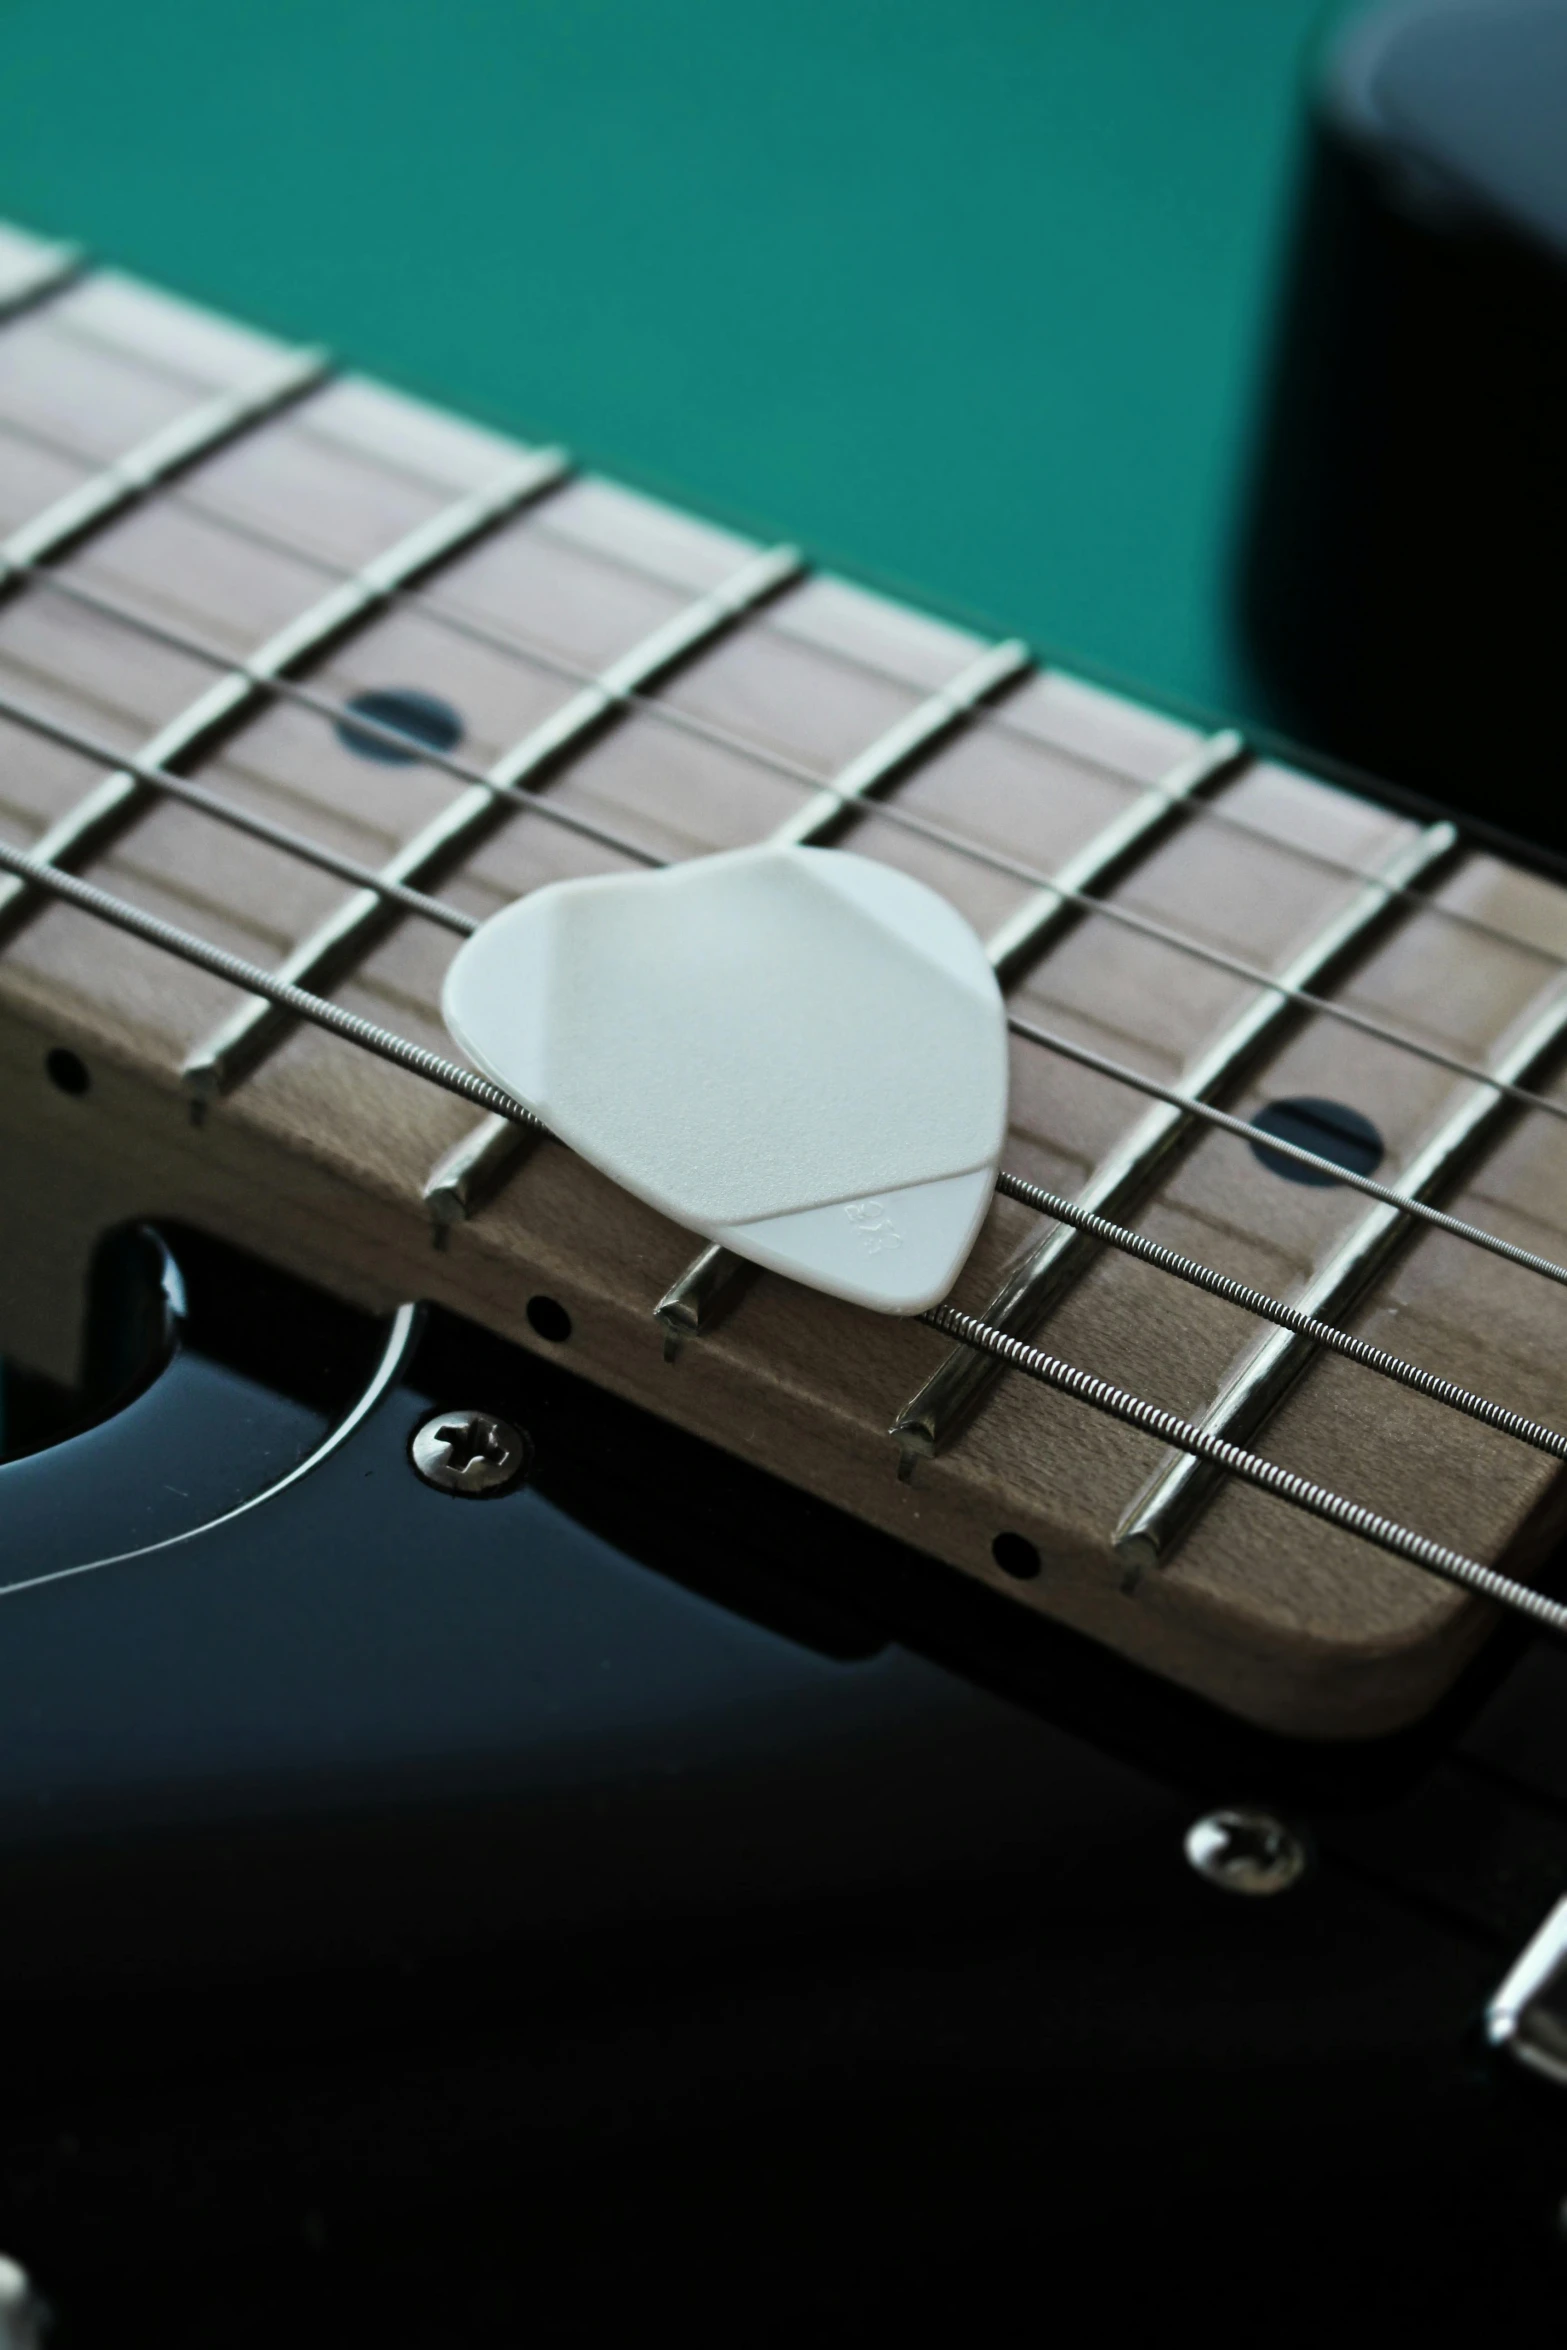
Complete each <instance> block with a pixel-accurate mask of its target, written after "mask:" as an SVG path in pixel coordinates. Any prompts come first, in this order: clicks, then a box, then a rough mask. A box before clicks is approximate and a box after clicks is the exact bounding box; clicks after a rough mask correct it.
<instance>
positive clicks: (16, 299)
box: [0, 244, 86, 326]
mask: <svg viewBox="0 0 1567 2350" xmlns="http://www.w3.org/2000/svg"><path fill="white" fill-rule="evenodd" d="M85 267H86V256H85V255H84V253H83V252H82V249H81V247H80V246H79V245H46V244H40V245H39V246H38V248H37V251H36V253H35V254H34V256H33V261H32V268H31V274H30V275H26V276H23V277H19V278H17V279H15V280H14V281H13V283H12V285H11V289H10V291H9V292H8V293H7V294H5V295H3V296H0V326H9V325H10V323H11V321H12V319H13V318H21V317H24V316H25V315H26V314H27V313H28V312H29V311H32V310H37V309H40V308H42V306H43V305H44V304H45V303H46V302H52V301H53V300H54V298H55V296H56V295H57V294H63V293H64V292H65V291H66V289H67V287H69V286H73V285H75V283H76V281H77V279H78V278H79V277H80V276H81V275H82V272H83V270H84V269H85Z"/></svg>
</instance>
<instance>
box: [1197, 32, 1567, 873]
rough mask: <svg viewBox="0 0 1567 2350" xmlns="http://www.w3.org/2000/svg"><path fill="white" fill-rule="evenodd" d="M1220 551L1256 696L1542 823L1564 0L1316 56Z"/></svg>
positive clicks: (1501, 817) (1510, 820)
mask: <svg viewBox="0 0 1567 2350" xmlns="http://www.w3.org/2000/svg"><path fill="white" fill-rule="evenodd" d="M1324 66H1325V70H1324V71H1323V73H1322V74H1321V77H1320V81H1319V85H1318V89H1317V92H1316V99H1315V105H1314V110H1313V116H1312V122H1311V129H1310V150H1309V155H1308V163H1307V171H1306V177H1305V185H1304V189H1303V191H1302V199H1301V208H1300V216H1299V220H1298V223H1297V227H1296V236H1295V248H1294V252H1293V256H1292V259H1291V263H1290V268H1289V274H1288V277H1287V279H1286V282H1285V289H1284V300H1283V309H1282V316H1281V320H1280V326H1279V332H1278V340H1277V349H1276V353H1275V361H1274V373H1273V380H1272V383H1271V386H1270V390H1269V405H1268V409H1267V412H1266V415H1265V418H1264V428H1263V434H1262V444H1261V449H1260V452H1259V463H1258V471H1257V477H1256V482H1255V485H1254V489H1253V494H1252V504H1251V511H1250V514H1249V516H1248V519H1247V530H1246V544H1245V553H1244V565H1243V573H1242V599H1243V601H1242V625H1243V628H1244V632H1245V638H1246V643H1247V648H1248V651H1249V654H1250V657H1251V659H1252V661H1253V662H1254V664H1255V667H1256V670H1257V672H1258V675H1259V680H1260V682H1261V684H1262V686H1263V688H1264V691H1265V692H1266V694H1267V695H1268V697H1269V699H1270V701H1271V702H1272V704H1273V706H1274V709H1275V712H1276V714H1277V716H1278V718H1279V719H1280V721H1281V722H1282V723H1283V724H1284V725H1286V726H1287V727H1288V728H1289V729H1290V731H1292V732H1293V733H1295V734H1298V735H1300V736H1302V737H1304V738H1305V739H1307V740H1310V741H1311V742H1313V743H1315V744H1317V745H1319V746H1321V747H1322V748H1324V749H1326V750H1328V751H1331V752H1333V753H1335V754H1337V755H1338V756H1340V757H1343V758H1346V759H1350V760H1352V761H1354V762H1356V763H1357V764H1359V765H1362V766H1365V767H1369V768H1372V769H1374V770H1376V771H1378V772H1380V773H1383V774H1386V775H1388V776H1389V777H1391V778H1393V779H1395V780H1397V781H1400V782H1404V783H1407V784H1411V785H1414V786H1416V787H1417V788H1419V789H1421V790H1424V791H1428V792H1430V793H1432V794H1433V795H1434V796H1436V797H1438V798H1440V799H1442V800H1445V801H1447V802H1449V803H1450V804H1452V805H1453V806H1455V807H1457V808H1459V809H1463V810H1467V811H1470V812H1472V813H1474V814H1476V815H1479V816H1481V817H1482V818H1484V819H1486V820H1487V821H1489V822H1492V823H1496V824H1499V825H1504V826H1507V827H1509V828H1511V829H1512V830H1514V831H1516V832H1518V833H1520V834H1523V835H1525V836H1526V837H1528V838H1530V839H1533V840H1536V841H1539V842H1542V843H1545V844H1548V845H1550V846H1552V847H1555V848H1567V776H1564V768H1563V749H1562V746H1563V738H1564V732H1567V718H1564V711H1563V686H1564V679H1563V670H1564V667H1567V663H1564V659H1563V624H1564V621H1567V592H1564V586H1563V578H1564V570H1563V566H1564V559H1567V5H1564V4H1563V0H1435V4H1433V0H1419V4H1417V5H1408V6H1401V7H1395V8H1380V9H1377V10H1375V11H1373V12H1372V13H1371V14H1369V15H1367V16H1364V17H1361V18H1359V19H1357V20H1356V21H1355V22H1354V23H1353V24H1352V25H1351V26H1350V27H1349V28H1348V30H1347V31H1344V32H1342V33H1340V34H1339V35H1338V37H1337V39H1336V41H1335V43H1334V45H1333V47H1332V48H1331V49H1330V51H1329V52H1328V55H1327V57H1326V59H1325V61H1324Z"/></svg>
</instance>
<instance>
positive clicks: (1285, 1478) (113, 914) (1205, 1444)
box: [0, 842, 1567, 1633]
mask: <svg viewBox="0 0 1567 2350" xmlns="http://www.w3.org/2000/svg"><path fill="white" fill-rule="evenodd" d="M0 868H4V869H5V870H7V871H10V872H12V873H14V874H16V875H17V876H18V877H19V878H20V879H22V880H24V881H27V882H29V883H31V884H32V885H33V886H35V887H37V888H39V889H42V890H44V891H46V892H47V893H48V894H49V895H50V896H52V897H56V898H58V899H60V900H62V901H63V902H64V903H65V904H67V905H71V906H74V907H76V908H77V909H78V910H79V911H81V912H83V913H86V914H90V915H92V916H93V917H94V918H96V919H97V920H100V921H104V922H108V923H110V924H112V925H113V927H115V928H116V929H119V930H122V931H124V932H126V933H127V934H128V935H129V936H131V937H134V938H140V939H142V940H144V941H145V942H146V943H147V944H149V945H151V946H154V947H156V948H158V949H160V950H161V951H162V952H164V953H167V954H172V955H175V956H177V957H179V958H180V959H181V960H182V961H185V962H187V963H190V964H192V965H194V966H195V967H196V968H197V969H199V970H204V971H208V972H211V973H212V974H213V975H214V977H216V978H219V979H222V980H225V981H226V982H227V983H228V984H229V985H230V986H233V987H238V988H242V989H244V990H245V992H246V993H248V994H253V995H261V996H265V997H267V998H269V999H270V1000H271V1001H272V1002H274V1003H277V1004H279V1005H280V1006H281V1007H282V1008H283V1009H284V1010H286V1011H289V1012H291V1013H293V1014H294V1015H295V1016H296V1017H297V1018H300V1019H302V1020H307V1021H310V1022H312V1023H313V1024H314V1025H316V1026H318V1027H321V1028H324V1029H326V1030H327V1031H329V1032H330V1033H332V1034H334V1035H337V1036H339V1037H342V1038H344V1039H345V1040H346V1041H347V1042H349V1043H352V1044H356V1045H359V1046H360V1047H362V1048H363V1049H365V1050H367V1051H369V1052H372V1053H375V1054H377V1055H378V1056H379V1057H380V1058H381V1059H383V1060H386V1061H389V1062H392V1063H393V1064H394V1065H396V1066H397V1067H400V1068H403V1069H406V1070H408V1071H409V1072H410V1073H411V1074H413V1075H415V1076H418V1077H421V1078H424V1079H426V1080H427V1081H429V1082H431V1083H433V1084H436V1085H439V1086H441V1087H443V1088H444V1089H445V1090H446V1091H447V1092H450V1093H454V1094H458V1095H460V1096H462V1097H463V1098H465V1099H466V1100H468V1101H471V1102H474V1103H476V1104H477V1105H478V1106H479V1107H480V1108H482V1109H485V1110H488V1111H490V1112H492V1113H494V1114H497V1115H499V1116H502V1117H506V1118H510V1119H513V1120H515V1121H516V1122H517V1123H519V1124H522V1125H526V1126H528V1127H531V1128H533V1129H535V1130H536V1131H538V1132H539V1133H540V1134H546V1133H547V1132H548V1129H547V1128H546V1127H545V1126H544V1125H543V1122H542V1121H541V1120H540V1119H538V1118H537V1117H535V1116H534V1114H533V1112H532V1111H531V1110H529V1109H528V1108H527V1106H526V1104H524V1103H522V1102H519V1101H517V1100H516V1099H515V1098H514V1097H513V1096H512V1095H510V1094H508V1093H507V1092H506V1091H505V1090H504V1089H503V1088H502V1087H501V1086H498V1085H495V1084H493V1083H492V1082H491V1081H490V1080H489V1079H488V1078H484V1077H480V1076H477V1075H476V1074H475V1073H474V1072H473V1071H471V1070H468V1069H464V1068H462V1067H460V1066H459V1065H458V1064H457V1063H456V1062H454V1061H448V1060H446V1059H445V1058H444V1057H443V1056H442V1055H441V1054H439V1053H435V1052H432V1051H430V1050H429V1049H428V1047H426V1046H424V1045H418V1044H415V1043H414V1042H413V1041H412V1040H411V1039H410V1038H407V1037H402V1036H398V1035H396V1034H395V1033H394V1032H393V1031H391V1030H389V1029H385V1028H381V1027H379V1026H378V1025H377V1024H376V1023H375V1022H374V1021H370V1020H366V1019H364V1018H362V1017H361V1016H360V1015H359V1014H358V1013H355V1012H350V1011H347V1010H345V1009H344V1007H343V1006H341V1005H339V1004H334V1003H333V1002H331V1001H330V999H328V998H326V997H321V996H312V995H309V994H307V993H306V991H305V990H304V989H303V988H296V987H293V986H291V985H290V984H289V983H288V982H287V981H285V980H279V979H276V978H274V976H273V974H272V973H271V972H269V971H266V970H264V969H263V968H262V967H261V966H260V965H259V964H256V963H250V962H247V961H246V960H245V959H244V958H243V957H242V956H239V955H234V954H231V953H229V952H228V950H227V949H226V948H223V947H218V946H213V945H212V944H210V943H209V942H208V941H207V940H205V939H201V938H197V937H196V936H194V935H193V934H192V933H191V932H189V931H186V930H181V929H180V928H178V927H177V926H176V925H175V924H173V923H170V922H165V921H163V920H162V919H161V918H160V917H159V916H158V915H155V914H148V913H144V912H143V911H142V909H141V908H140V907H139V906H134V905H131V904H129V903H128V902H127V901H126V900H125V899H123V898H116V897H114V896H113V895H112V894H111V893H110V892H108V891H107V890H103V889H100V888H99V887H98V886H97V884H96V883H94V882H89V881H84V880H82V879H81V877H80V876H79V875H77V874H74V873H65V872H62V871H61V870H60V869H59V868H58V867H56V866H53V865H46V864H44V863H42V862H41V861H40V860H39V859H37V858H35V857H30V856H28V855H27V854H26V852H25V851H23V850H20V849H15V848H12V847H11V846H10V845H9V844H8V843H5V842H0ZM921 1319H922V1320H923V1321H925V1322H926V1323H927V1324H928V1325H929V1326H930V1327H931V1328H933V1329H936V1330H939V1331H941V1332H942V1334H943V1335H945V1336H948V1337H954V1338H959V1339H961V1340H962V1341H963V1342H964V1343H965V1344H967V1345H971V1346H975V1347H978V1348H980V1349H981V1350H982V1351H984V1352H986V1353H991V1354H995V1355H997V1356H999V1357H1000V1359H1002V1360H1004V1361H1006V1362H1009V1363H1010V1364H1012V1366H1013V1367H1014V1368H1015V1369H1019V1370H1022V1371H1024V1372H1026V1373H1027V1374H1028V1375H1029V1376H1031V1377H1034V1378H1036V1379H1039V1380H1041V1381H1043V1382H1044V1383H1045V1384H1047V1385H1050V1386H1053V1387H1056V1388H1059V1389H1060V1390H1061V1391H1062V1392H1063V1393H1065V1394H1068V1395H1070V1396H1073V1397H1075V1398H1076V1399H1077V1400H1078V1401H1079V1402H1082V1403H1085V1404H1087V1405H1089V1406H1090V1407H1091V1408H1092V1409H1093V1410H1095V1411H1098V1412H1100V1413H1103V1414H1105V1415H1107V1416H1109V1417H1110V1418H1113V1419H1117V1420H1120V1421H1123V1422H1124V1423H1126V1424H1127V1425H1129V1426H1132V1427H1135V1428H1138V1429H1140V1430H1142V1431H1143V1432H1144V1433H1145V1434H1148V1435H1152V1436H1156V1437H1158V1438H1159V1439H1160V1440H1161V1441H1162V1442H1164V1443H1166V1444H1171V1445H1174V1446H1175V1447H1176V1448H1177V1449H1179V1450H1181V1451H1190V1452H1195V1453H1197V1454H1198V1455H1199V1456H1200V1457H1202V1458H1203V1459H1207V1460H1213V1461H1215V1462H1217V1463H1218V1464H1219V1465H1220V1466H1222V1467H1224V1468H1226V1469H1228V1470H1229V1471H1230V1472H1231V1473H1232V1474H1234V1475H1235V1476H1237V1477H1239V1478H1241V1479H1242V1480H1243V1481H1244V1482H1246V1483H1249V1484H1252V1485H1255V1486H1257V1487H1259V1488H1260V1489H1261V1490H1262V1491H1264V1492H1267V1493H1270V1494H1272V1495H1273V1496H1274V1497H1275V1498H1277V1499H1279V1500H1281V1501H1284V1502H1286V1503H1288V1504H1289V1505H1290V1506H1291V1507H1293V1508H1296V1509H1300V1510H1304V1511H1306V1512H1307V1514H1308V1515H1311V1516H1314V1517H1319V1518H1322V1519H1325V1520H1326V1521H1327V1522H1329V1523H1331V1524H1333V1525H1336V1526H1338V1527H1340V1528H1342V1529H1343V1530H1344V1531H1346V1532H1348V1533H1351V1534H1355V1535H1358V1536H1359V1537H1361V1539H1363V1540H1365V1541H1367V1542H1370V1543H1372V1544H1373V1545H1375V1546H1376V1547H1377V1548H1379V1549H1381V1550H1385V1551H1387V1552H1389V1553H1390V1554H1391V1555H1393V1556H1394V1557H1397V1558H1401V1559H1404V1560H1406V1561H1407V1562H1408V1563H1409V1564H1411V1565H1413V1566H1416V1567H1420V1568H1423V1569H1424V1570H1425V1571H1426V1572H1428V1573H1431V1574H1435V1575H1438V1576H1441V1577H1443V1578H1444V1579H1445V1580H1448V1581H1450V1582H1456V1583H1460V1584H1462V1585H1464V1587H1465V1588H1467V1589H1469V1590H1472V1591H1476V1592H1479V1593H1481V1594H1482V1595H1483V1596H1484V1597H1486V1598H1488V1599H1491V1600H1494V1601H1496V1602H1498V1603H1499V1604H1501V1605H1503V1606H1505V1607H1509V1608H1511V1609H1513V1610H1514V1611H1515V1612H1517V1613H1519V1614H1521V1615H1524V1616H1526V1617H1528V1618H1529V1619H1530V1620H1531V1621H1533V1622H1535V1623H1537V1624H1540V1625H1543V1626H1545V1627H1547V1628H1548V1629H1549V1630H1551V1631H1553V1632H1556V1633H1567V1606H1563V1605H1561V1604H1560V1603H1558V1602H1557V1601H1554V1600H1551V1599H1548V1598H1547V1597H1545V1596H1544V1595H1543V1594H1542V1593H1540V1592H1537V1591H1534V1590H1531V1589H1530V1588H1529V1586H1528V1585H1527V1584H1523V1583H1519V1582H1516V1581H1514V1580H1513V1578H1511V1577H1510V1576H1507V1575H1503V1574H1501V1573H1499V1572H1498V1571H1497V1570H1496V1569H1495V1568H1493V1567H1488V1566H1486V1565H1485V1564H1484V1563H1483V1562H1482V1561H1480V1560H1478V1559H1471V1558H1469V1557H1468V1556H1466V1555H1465V1554H1464V1553H1463V1552H1461V1551H1456V1550H1453V1549H1450V1548H1449V1547H1448V1546H1447V1545H1445V1544H1442V1543H1438V1542H1436V1541H1433V1540H1432V1538H1431V1537H1430V1536H1429V1535H1424V1534H1420V1533H1418V1532H1416V1531H1415V1530H1414V1529H1412V1528H1410V1527H1407V1526H1404V1525H1401V1524H1400V1523H1399V1522H1398V1521H1397V1520H1395V1519H1391V1518H1388V1517H1385V1516H1383V1515H1381V1514H1380V1513H1378V1512H1376V1511H1373V1510H1371V1509H1369V1508H1368V1507H1367V1506H1366V1505H1365V1504H1364V1503H1359V1502H1354V1501H1351V1500H1349V1499H1348V1498H1347V1497H1345V1496H1344V1495H1342V1494H1337V1493H1334V1492H1333V1491H1332V1490H1331V1489H1330V1488H1328V1487H1325V1486H1320V1485H1317V1484H1315V1483H1313V1482H1312V1480H1310V1479H1309V1478H1305V1477H1302V1476H1299V1475H1298V1474H1296V1473H1295V1472H1293V1471H1291V1470H1287V1469H1282V1468H1280V1467H1278V1466H1277V1464H1275V1463H1273V1462H1271V1461H1267V1460H1264V1459H1262V1458H1261V1456H1260V1455H1257V1454H1255V1453H1248V1452H1245V1451H1243V1450H1242V1449H1241V1448H1240V1447H1239V1446H1237V1445H1232V1444H1229V1443H1227V1442H1226V1441H1225V1440H1224V1439H1222V1438H1218V1437H1213V1436H1210V1435H1209V1434H1208V1433H1207V1431H1206V1430H1205V1429H1202V1428H1199V1427H1197V1426H1195V1425H1194V1424H1193V1423H1192V1422H1190V1421H1187V1420H1182V1419H1180V1418H1178V1417H1177V1416H1176V1415H1175V1414H1174V1413H1172V1412H1167V1411H1164V1410H1162V1409H1161V1408H1160V1407H1159V1406H1158V1405H1157V1404H1153V1403H1150V1402H1148V1401H1147V1400H1146V1399H1145V1398H1143V1397H1141V1396H1135V1395H1132V1394H1130V1393H1129V1392H1128V1391H1127V1390H1125V1389H1124V1388H1119V1387H1116V1386H1114V1385H1112V1384H1111V1383H1110V1382H1109V1381H1107V1380H1103V1379H1099V1378H1096V1377H1095V1376H1094V1375H1093V1374H1092V1373H1090V1372H1086V1371H1082V1370H1079V1369H1078V1368H1077V1367H1076V1365H1074V1364H1071V1363H1067V1362H1064V1361H1063V1360H1061V1358H1059V1357H1057V1356H1049V1355H1045V1354H1043V1353H1041V1352H1040V1351H1039V1350H1038V1349H1036V1348H1033V1347H1029V1346H1027V1345H1025V1344H1024V1343H1023V1342H1022V1341H1020V1340H1018V1339H1014V1338H1011V1337H1009V1336H1008V1335H1007V1333H1006V1332H1004V1331H1001V1330H996V1329H994V1328H992V1327H991V1325H990V1324H989V1323H986V1322H981V1321H978V1320H977V1319H976V1318H975V1317H974V1316H972V1315H969V1314H964V1313H961V1312H960V1311H959V1310H958V1309H957V1308H955V1307H950V1306H937V1307H934V1308H932V1309H931V1310H930V1312H928V1313H927V1314H925V1315H923V1316H922V1317H921Z"/></svg>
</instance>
